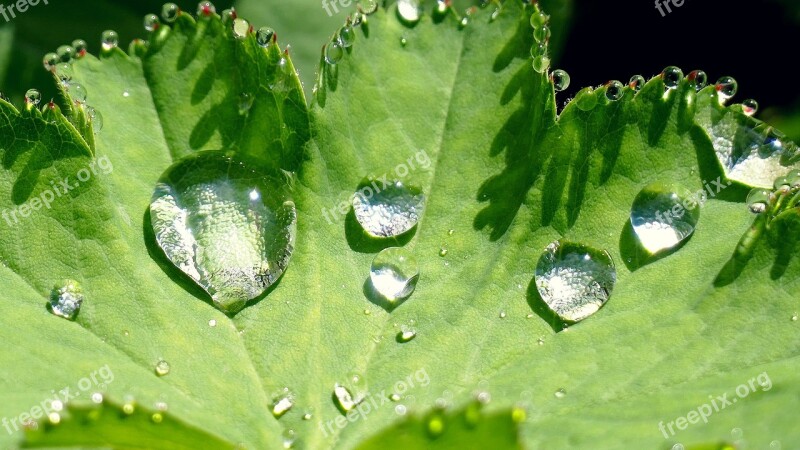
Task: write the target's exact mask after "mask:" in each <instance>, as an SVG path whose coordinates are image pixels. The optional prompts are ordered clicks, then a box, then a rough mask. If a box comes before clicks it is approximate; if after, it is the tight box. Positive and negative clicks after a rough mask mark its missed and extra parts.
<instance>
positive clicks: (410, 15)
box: [397, 0, 422, 25]
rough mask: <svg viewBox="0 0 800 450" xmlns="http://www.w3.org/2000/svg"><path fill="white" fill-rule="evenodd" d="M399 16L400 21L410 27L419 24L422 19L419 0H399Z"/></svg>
mask: <svg viewBox="0 0 800 450" xmlns="http://www.w3.org/2000/svg"><path fill="white" fill-rule="evenodd" d="M397 15H398V16H400V19H401V20H402V21H404V22H406V23H408V24H410V25H413V24H415V23H417V22H419V20H420V18H422V8H420V6H419V0H397Z"/></svg>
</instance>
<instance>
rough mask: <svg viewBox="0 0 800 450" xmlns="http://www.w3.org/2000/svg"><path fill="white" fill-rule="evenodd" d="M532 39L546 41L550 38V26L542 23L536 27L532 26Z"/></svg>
mask: <svg viewBox="0 0 800 450" xmlns="http://www.w3.org/2000/svg"><path fill="white" fill-rule="evenodd" d="M533 39H534V40H535V41H536V42H541V43H544V42H547V41H548V40H549V39H550V27H548V26H547V25H542V26H540V27H538V28H534V30H533Z"/></svg>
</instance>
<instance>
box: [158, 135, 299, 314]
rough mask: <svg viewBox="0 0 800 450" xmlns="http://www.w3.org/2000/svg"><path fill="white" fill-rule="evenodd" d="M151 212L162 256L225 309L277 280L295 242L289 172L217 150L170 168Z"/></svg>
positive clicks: (231, 310) (230, 309)
mask: <svg viewBox="0 0 800 450" xmlns="http://www.w3.org/2000/svg"><path fill="white" fill-rule="evenodd" d="M262 174H263V175H262ZM212 211H213V214H211V212H212ZM150 214H151V221H152V225H153V230H154V231H155V238H156V241H157V242H158V245H159V246H160V247H161V248H162V250H163V251H164V253H165V255H166V256H167V258H168V259H169V260H170V261H171V262H172V263H173V264H175V266H177V267H178V268H179V269H180V270H181V271H183V272H184V273H185V274H186V275H188V276H189V277H190V278H192V279H193V280H194V281H195V282H196V283H197V284H198V285H200V286H201V287H202V288H203V289H204V290H205V291H206V292H208V294H209V295H211V298H212V299H213V300H214V304H215V306H217V308H219V309H221V310H222V311H224V312H227V313H235V312H237V311H239V310H240V309H242V308H243V307H244V305H245V303H246V302H247V301H248V300H250V299H253V298H256V297H258V296H259V295H261V294H262V293H263V292H264V291H265V290H266V289H267V288H269V287H270V286H271V285H272V284H273V283H275V281H277V280H278V278H280V276H281V275H282V274H283V272H284V270H286V267H287V265H288V264H289V259H290V258H291V255H292V251H293V250H294V239H295V228H296V220H297V215H296V212H295V207H294V203H293V202H292V201H291V200H290V199H289V184H288V181H287V179H286V175H285V174H283V173H277V172H276V173H272V174H265V173H264V171H263V170H259V171H256V170H254V169H253V168H250V167H249V166H248V165H247V164H246V163H245V162H244V161H241V160H237V159H235V158H233V157H231V156H227V155H224V154H223V153H222V152H216V151H205V152H201V153H198V154H197V155H194V156H192V157H189V158H186V159H184V160H182V161H179V162H178V163H176V164H174V165H173V166H172V167H170V168H169V169H167V171H166V172H165V173H164V175H162V177H161V180H160V181H159V183H158V184H157V185H156V188H155V193H154V194H153V199H152V201H151V204H150Z"/></svg>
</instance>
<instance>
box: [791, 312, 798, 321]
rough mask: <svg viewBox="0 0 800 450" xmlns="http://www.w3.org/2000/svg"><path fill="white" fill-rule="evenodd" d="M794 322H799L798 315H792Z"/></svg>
mask: <svg viewBox="0 0 800 450" xmlns="http://www.w3.org/2000/svg"><path fill="white" fill-rule="evenodd" d="M792 322H797V313H794V314H792Z"/></svg>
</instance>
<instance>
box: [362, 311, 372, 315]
mask: <svg viewBox="0 0 800 450" xmlns="http://www.w3.org/2000/svg"><path fill="white" fill-rule="evenodd" d="M370 314H372V312H371V311H370V310H368V309H365V310H364V315H365V316H369V315H370Z"/></svg>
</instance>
